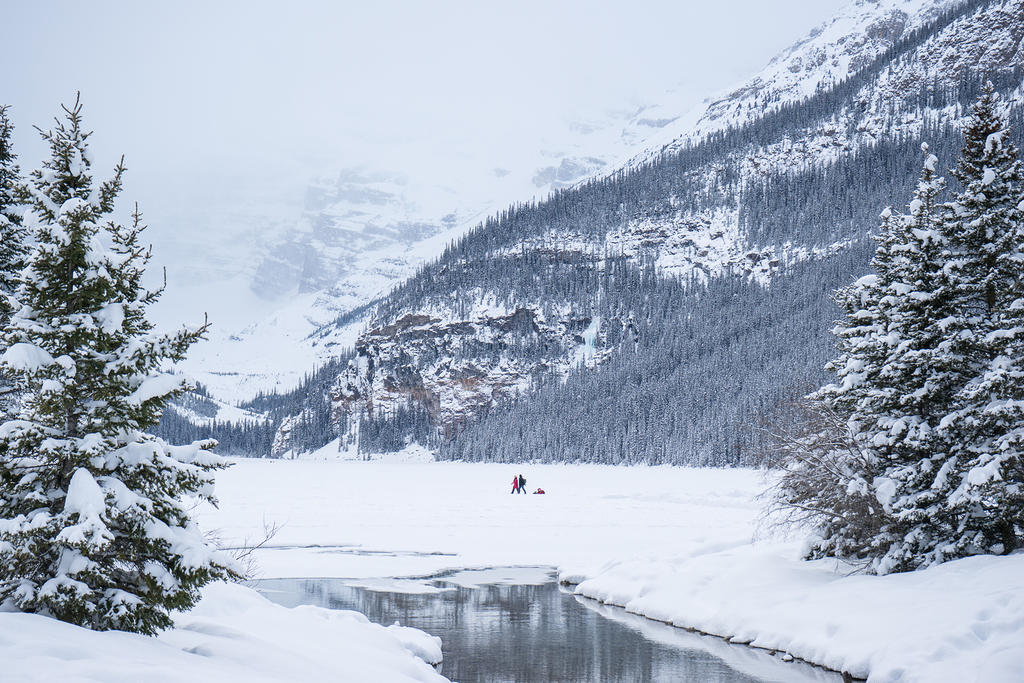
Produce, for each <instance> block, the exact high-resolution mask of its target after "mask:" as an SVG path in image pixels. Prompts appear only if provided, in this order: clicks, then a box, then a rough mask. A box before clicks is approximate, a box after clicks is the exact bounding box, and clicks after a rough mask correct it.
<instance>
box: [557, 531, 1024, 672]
mask: <svg viewBox="0 0 1024 683" xmlns="http://www.w3.org/2000/svg"><path fill="white" fill-rule="evenodd" d="M798 552H799V548H798V547H797V546H796V545H795V544H778V545H775V544H768V543H762V544H752V545H750V546H748V547H746V548H738V549H731V550H726V551H721V552H712V553H707V554H696V555H692V556H688V557H676V558H666V559H663V560H661V561H660V562H651V561H649V560H626V561H622V562H614V563H610V564H609V565H606V566H604V567H601V568H598V569H593V570H580V569H573V568H561V570H560V572H559V580H560V581H562V582H563V583H567V584H571V585H574V592H575V593H576V594H578V595H582V596H585V597H588V598H592V599H595V600H598V601H600V602H602V603H605V604H611V605H616V606H619V607H623V608H624V609H626V610H627V611H628V612H631V613H634V614H638V615H641V616H644V617H647V618H649V619H654V620H657V621H661V622H664V623H668V624H672V625H673V626H678V627H681V628H686V629H689V630H694V631H697V632H700V633H704V634H708V635H715V636H718V637H722V638H725V639H728V640H729V641H730V642H732V643H743V644H746V645H750V646H753V647H757V648H762V649H765V650H769V651H772V652H777V653H780V654H782V655H783V656H788V657H793V658H795V659H799V660H802V661H806V662H810V663H812V664H816V665H819V666H823V667H825V668H827V669H831V670H834V671H841V672H846V673H849V674H850V675H852V676H854V677H857V678H866V679H868V680H869V681H872V682H876V681H878V682H883V683H885V682H890V681H891V682H896V681H958V682H959V681H979V682H981V681H1007V682H1009V681H1015V680H1019V677H1020V672H1021V668H1022V666H1024V553H1017V554H1015V555H1012V556H1009V557H973V558H967V559H964V560H958V561H955V562H949V563H947V564H944V565H941V566H939V567H934V568H931V569H928V570H924V571H920V572H914V573H909V574H897V575H890V576H884V577H879V576H868V575H862V574H849V573H848V572H849V568H844V567H839V566H836V563H834V562H831V561H817V562H803V561H800V560H798V559H796V556H797V555H798Z"/></svg>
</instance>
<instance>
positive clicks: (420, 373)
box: [332, 305, 597, 439]
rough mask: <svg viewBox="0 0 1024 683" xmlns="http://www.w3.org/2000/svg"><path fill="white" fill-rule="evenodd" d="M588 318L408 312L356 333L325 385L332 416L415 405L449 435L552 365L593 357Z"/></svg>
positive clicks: (531, 312)
mask: <svg viewBox="0 0 1024 683" xmlns="http://www.w3.org/2000/svg"><path fill="white" fill-rule="evenodd" d="M593 323H594V321H593V320H592V319H591V318H589V317H577V316H575V315H572V314H569V315H565V316H562V317H558V318H557V319H553V320H552V319H546V318H545V316H544V315H543V313H541V312H540V311H539V307H537V306H532V307H531V306H526V305H522V306H519V307H517V308H515V309H513V310H509V311H499V310H495V309H493V308H492V309H490V310H485V311H478V312H476V313H474V314H470V315H466V316H463V318H462V319H460V320H450V319H447V317H446V318H442V317H439V316H434V315H427V314H417V313H408V314H406V315H403V316H402V317H400V318H398V320H396V321H395V322H393V323H390V324H387V325H382V326H380V327H377V328H374V329H372V330H370V331H368V332H366V333H364V334H363V335H361V336H360V338H359V341H358V344H357V346H356V353H357V354H358V357H357V359H356V360H355V361H353V362H352V363H351V364H350V365H349V367H348V369H347V370H346V372H345V373H344V374H343V375H342V376H341V377H340V378H339V379H338V382H337V384H336V385H335V386H334V389H333V390H332V400H333V402H334V409H335V412H336V417H337V418H339V419H340V418H342V417H343V416H353V415H357V416H361V417H365V418H367V419H371V420H372V419H377V418H387V417H389V416H393V415H395V414H396V413H397V412H398V411H399V409H400V408H404V407H406V406H409V405H410V404H417V405H419V406H422V407H423V408H425V409H426V411H427V413H428V414H429V415H430V418H431V420H432V421H433V423H434V424H436V425H438V426H439V428H440V430H441V432H442V436H450V435H451V433H452V432H453V431H454V430H455V429H456V428H457V427H458V426H459V425H460V424H461V423H462V422H463V421H465V420H466V419H467V418H469V417H471V416H473V415H474V414H476V413H477V412H479V411H480V410H482V409H485V408H487V407H489V406H491V405H494V404H495V403H496V402H498V401H501V400H503V399H508V398H512V397H514V396H516V395H517V394H519V393H521V392H523V391H526V390H528V389H529V388H530V385H531V383H532V382H533V381H536V380H538V379H539V378H540V377H541V376H543V375H546V374H548V373H549V372H551V371H552V370H559V369H561V370H565V369H567V368H568V367H569V366H570V365H577V366H578V365H580V364H593V363H595V362H596V361H597V357H596V354H595V353H594V352H593V349H594V338H593V334H594V331H595V330H594V327H595V326H594V325H593ZM556 365H558V366H562V367H561V368H558V367H555V366H556ZM347 436H348V437H349V438H350V439H351V438H354V434H349V435H347Z"/></svg>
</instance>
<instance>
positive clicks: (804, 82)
mask: <svg viewBox="0 0 1024 683" xmlns="http://www.w3.org/2000/svg"><path fill="white" fill-rule="evenodd" d="M965 4H966V2H965V1H964V0H856V1H855V2H851V3H850V4H849V5H847V6H846V7H845V8H844V9H843V10H842V11H841V12H839V13H838V14H837V15H836V16H835V17H833V18H832V19H831V20H830V21H827V22H825V23H824V24H822V25H821V26H819V27H817V28H815V29H814V30H813V31H811V33H810V34H809V35H807V36H806V37H805V38H804V39H802V40H800V41H798V42H796V43H794V44H793V45H792V46H790V47H789V48H788V49H786V50H784V51H783V52H781V53H780V54H778V55H777V56H776V57H774V58H773V59H772V60H771V62H770V63H769V64H768V65H767V67H766V68H765V69H764V70H763V71H762V72H761V73H760V74H758V75H757V76H755V77H754V78H752V79H750V80H749V81H747V82H745V83H743V84H742V85H740V86H738V87H736V88H733V89H730V90H729V91H727V92H726V93H724V94H722V95H719V96H717V97H713V98H709V100H708V102H707V104H706V106H704V107H700V108H697V109H695V110H694V111H691V112H689V113H688V114H687V115H686V116H685V117H681V118H678V119H676V120H674V121H672V122H671V123H670V124H669V125H666V126H665V127H664V129H663V130H662V131H661V132H660V133H659V135H658V136H657V138H656V139H652V140H651V141H650V142H651V144H650V145H649V146H648V148H647V149H645V150H643V151H642V152H641V153H640V154H638V155H636V156H635V157H632V158H630V159H629V160H627V161H626V163H625V164H619V165H616V166H615V167H613V168H616V169H617V168H619V167H621V166H634V165H637V164H641V163H644V162H645V161H649V160H651V159H653V158H656V157H657V156H658V155H659V154H662V153H666V152H675V151H678V150H679V149H680V148H681V147H683V146H684V145H686V144H687V143H690V142H694V141H697V140H700V139H701V138H703V137H705V136H707V135H708V134H711V133H714V132H718V131H722V130H725V129H728V128H730V127H737V126H741V125H743V124H744V123H745V122H747V121H750V120H752V119H755V118H758V117H761V116H763V115H764V114H766V113H768V112H771V111H777V110H778V109H779V108H781V107H782V106H784V105H786V104H791V103H793V102H798V101H800V100H802V99H804V98H807V97H810V96H812V95H814V94H815V93H816V92H818V91H819V90H822V89H824V88H828V87H830V86H832V85H835V84H836V83H839V82H840V81H842V80H843V79H846V78H848V77H850V76H852V75H854V74H856V73H858V72H859V71H861V70H862V69H864V68H865V67H867V66H869V65H870V64H871V63H872V61H874V60H875V59H877V58H878V57H879V56H880V55H882V54H883V53H885V52H886V51H887V50H889V49H890V48H892V47H893V46H894V45H895V44H896V43H897V41H899V40H900V39H901V38H905V37H907V36H909V35H910V34H912V33H913V32H914V31H915V30H918V29H920V28H921V27H923V26H925V25H926V24H928V23H929V22H931V21H934V20H935V19H937V18H938V17H939V16H940V15H942V13H944V12H947V11H952V10H955V9H956V8H957V7H959V6H963V5H965ZM650 114H651V115H652V116H657V115H658V112H656V111H652V112H650Z"/></svg>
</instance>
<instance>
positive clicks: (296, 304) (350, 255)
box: [186, 91, 689, 400]
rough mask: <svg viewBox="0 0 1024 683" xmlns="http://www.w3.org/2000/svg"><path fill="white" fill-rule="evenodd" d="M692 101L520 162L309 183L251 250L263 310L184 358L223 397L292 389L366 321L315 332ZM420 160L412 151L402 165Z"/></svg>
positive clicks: (607, 116) (556, 141) (588, 169)
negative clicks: (296, 208) (294, 215)
mask: <svg viewBox="0 0 1024 683" xmlns="http://www.w3.org/2000/svg"><path fill="white" fill-rule="evenodd" d="M687 106H689V105H688V102H687V97H686V95H685V94H683V93H680V92H677V91H669V92H667V93H666V94H665V96H664V101H663V103H662V104H660V105H658V106H657V107H641V108H633V109H619V110H609V111H605V112H600V113H598V114H596V115H594V116H591V117H589V118H585V119H584V118H580V119H577V120H574V121H571V122H568V123H566V124H565V125H564V126H563V127H562V128H561V129H557V130H551V131H548V132H547V133H546V134H545V135H544V136H543V137H540V138H538V139H537V140H536V148H535V149H524V150H520V151H519V152H518V153H517V154H516V155H515V156H514V157H512V158H500V157H499V158H498V159H497V160H495V159H488V158H487V153H486V151H485V152H484V153H483V154H481V152H480V151H479V150H465V149H438V150H429V151H426V152H423V153H421V154H420V155H419V156H422V157H425V158H427V159H434V158H437V157H438V156H439V155H441V156H443V157H444V158H445V159H446V162H445V163H446V169H445V172H443V173H439V172H438V171H437V169H433V168H419V169H418V168H416V167H415V166H411V167H410V168H408V169H407V170H406V171H405V172H403V173H397V172H394V171H389V170H386V169H383V168H370V167H367V166H361V167H354V168H346V169H342V170H341V171H339V172H338V173H337V175H335V176H334V177H330V178H321V179H320V180H319V181H317V182H315V183H313V184H312V185H310V186H309V187H308V188H307V190H306V197H305V204H304V208H303V210H302V212H301V215H300V216H299V218H298V220H297V221H296V223H295V225H294V227H292V228H290V229H287V230H281V229H277V230H275V231H274V232H273V235H276V236H277V237H276V238H271V241H270V242H269V243H268V242H266V240H262V241H260V242H254V243H253V244H252V248H253V249H254V255H253V257H252V259H251V261H252V263H251V264H250V265H249V266H248V267H247V269H246V270H245V271H244V273H242V275H243V276H244V278H245V280H246V281H247V282H248V285H247V287H248V288H249V289H250V290H251V291H250V292H248V293H247V294H245V295H240V296H238V297H236V298H239V299H250V300H252V303H251V304H250V306H251V308H252V309H253V310H257V311H262V313H261V314H260V315H259V316H258V317H257V318H256V319H255V320H252V321H247V322H245V323H244V324H241V325H236V324H232V323H229V324H227V325H224V326H221V327H220V328H218V327H216V326H215V327H214V330H213V332H212V333H211V337H210V340H209V341H208V342H206V343H205V344H203V345H201V346H200V347H198V348H197V349H196V351H195V352H194V353H193V355H192V356H191V357H190V358H189V360H188V361H187V362H186V367H187V369H188V371H189V372H190V373H191V374H192V375H193V376H195V377H196V378H197V379H198V380H199V381H201V382H203V384H204V385H206V386H207V387H209V389H210V390H211V391H212V392H214V394H216V395H217V396H220V397H222V398H224V399H226V400H242V399H247V398H250V397H252V396H253V395H255V394H256V393H257V392H259V391H274V390H277V391H286V390H289V389H291V388H292V387H294V386H295V385H296V384H297V383H298V380H299V379H300V378H301V377H302V375H303V373H304V372H306V371H307V370H308V369H309V368H310V367H312V366H314V365H316V364H318V363H322V362H323V361H325V360H326V359H327V358H329V357H331V356H332V355H333V354H335V353H336V352H337V350H338V349H339V348H342V347H346V346H352V345H353V343H354V341H355V331H356V329H357V328H358V326H357V325H356V326H345V327H343V328H342V329H340V330H334V329H333V328H332V329H330V330H329V331H328V332H326V333H324V334H318V335H316V337H312V338H311V337H310V335H312V334H313V333H314V332H317V331H318V330H324V329H326V328H327V327H329V326H332V325H333V322H334V321H335V320H336V319H337V318H338V317H339V316H343V315H345V314H346V313H348V312H350V311H352V310H354V309H357V308H359V307H361V306H364V305H365V304H367V303H368V302H370V301H373V300H375V299H378V298H381V297H383V296H385V295H386V294H387V293H388V291H389V290H390V289H391V288H392V287H394V286H395V285H396V284H398V283H400V282H402V281H403V280H405V279H406V278H408V277H409V276H411V275H412V274H413V273H415V272H416V271H417V270H418V269H419V268H421V267H422V266H423V265H424V264H426V263H427V262H429V261H430V260H432V259H435V258H436V257H437V256H438V255H440V254H441V253H442V252H443V251H444V249H445V247H446V246H447V245H448V244H449V243H450V242H451V241H452V240H454V239H457V238H458V237H459V236H461V235H463V234H465V233H466V232H467V231H468V230H469V229H470V228H472V227H473V226H474V225H477V224H479V223H480V222H481V221H482V220H483V219H484V218H486V217H487V216H488V215H492V214H494V213H495V212H497V211H498V210H500V209H501V208H503V207H505V206H508V205H510V204H513V203H516V202H523V201H529V200H531V199H534V198H542V197H545V196H547V195H548V194H549V193H550V192H552V191H556V190H560V189H563V188H566V187H570V186H573V185H575V184H577V183H578V182H581V181H582V180H584V179H586V178H589V177H592V176H594V175H595V174H597V173H599V172H601V170H602V169H604V168H606V167H607V166H608V165H609V164H611V163H613V162H616V161H617V160H618V159H620V158H621V157H623V156H624V155H628V154H629V153H630V151H631V150H632V151H635V150H636V149H639V148H643V147H644V146H645V145H646V144H647V141H648V139H649V138H650V137H651V136H652V135H654V134H656V133H657V132H658V131H659V130H660V129H661V128H662V127H664V126H666V125H668V124H669V123H670V121H672V120H674V119H675V118H678V117H679V116H680V115H681V113H682V112H683V111H684V110H685V108H686V107H687ZM654 109H656V110H657V116H655V115H654V113H652V112H653V111H654ZM416 157H417V154H415V153H413V152H410V157H409V159H406V160H403V163H406V164H409V163H413V161H414V160H415V158H416ZM449 157H454V158H455V159H456V160H457V161H455V162H453V161H452V160H451V159H450V158H449ZM410 160H413V161H410ZM495 162H497V163H495ZM488 163H491V164H492V166H493V167H491V168H488V166H487V164H488ZM235 239H236V241H240V242H242V243H245V242H247V241H251V240H248V238H247V237H243V238H237V237H236V238H235ZM241 261H243V262H244V261H246V259H241Z"/></svg>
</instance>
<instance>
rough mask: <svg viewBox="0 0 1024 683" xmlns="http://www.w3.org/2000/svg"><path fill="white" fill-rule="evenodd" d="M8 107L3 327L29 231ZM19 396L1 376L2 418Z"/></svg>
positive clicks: (3, 163)
mask: <svg viewBox="0 0 1024 683" xmlns="http://www.w3.org/2000/svg"><path fill="white" fill-rule="evenodd" d="M7 109H8V107H7V106H6V105H3V106H0V327H2V326H5V325H6V324H7V321H8V319H9V318H10V316H11V313H12V311H13V304H12V302H11V299H10V297H11V295H12V294H13V293H14V288H15V286H16V282H17V278H18V275H19V273H21V269H22V268H24V266H25V253H26V246H25V229H24V228H23V227H22V225H21V223H22V218H21V211H20V210H19V209H20V206H19V204H20V202H19V199H18V184H19V182H20V169H19V168H18V164H17V155H15V153H14V149H13V148H12V146H11V135H12V134H13V132H14V126H13V125H11V120H10V119H9V118H8V117H7ZM16 401H17V393H16V391H15V388H14V386H12V384H11V382H10V380H9V378H7V377H6V376H5V375H3V374H2V373H0V419H4V417H5V416H7V415H8V414H9V413H10V410H11V406H12V405H14V404H15V402H16Z"/></svg>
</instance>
